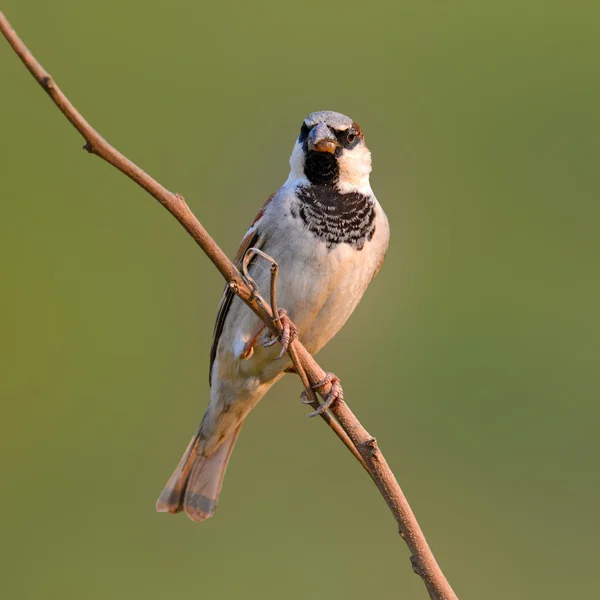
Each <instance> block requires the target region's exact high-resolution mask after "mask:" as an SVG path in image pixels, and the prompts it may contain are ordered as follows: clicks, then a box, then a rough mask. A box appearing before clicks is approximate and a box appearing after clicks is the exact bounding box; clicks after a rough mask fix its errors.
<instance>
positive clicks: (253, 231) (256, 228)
mask: <svg viewBox="0 0 600 600" xmlns="http://www.w3.org/2000/svg"><path fill="white" fill-rule="evenodd" d="M274 196H275V194H272V195H271V196H269V199H268V200H267V201H266V202H265V203H264V204H263V206H262V208H261V209H260V211H259V212H258V214H257V215H256V217H255V219H254V221H252V225H251V226H250V229H249V230H248V233H246V235H245V236H244V239H243V240H242V243H241V244H240V247H239V249H238V251H237V254H236V255H235V258H234V259H233V263H234V264H235V266H236V267H238V268H240V266H241V264H242V260H243V259H244V255H245V254H246V252H247V251H248V250H249V249H250V248H258V249H260V248H261V246H262V245H263V244H264V238H263V236H262V235H261V231H260V220H261V219H262V216H263V215H264V213H265V210H266V208H267V205H268V204H269V202H271V200H273V197H274ZM254 259H255V256H254V257H253V258H252V260H251V261H250V264H252V261H253V260H254ZM250 264H249V265H248V266H250ZM234 295H235V294H234V293H233V291H232V289H231V288H230V287H229V285H226V286H225V290H224V291H223V296H222V297H221V302H220V304H219V309H218V311H217V320H216V322H215V328H214V329H213V340H212V346H211V349H210V367H209V370H208V383H209V385H210V384H211V379H212V377H211V376H212V367H213V363H214V362H215V357H216V356H217V346H218V345H219V338H220V337H221V333H222V332H223V327H224V326H225V320H226V319H227V314H228V313H229V309H230V308H231V303H232V301H233V297H234Z"/></svg>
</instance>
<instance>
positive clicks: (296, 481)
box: [0, 0, 600, 600]
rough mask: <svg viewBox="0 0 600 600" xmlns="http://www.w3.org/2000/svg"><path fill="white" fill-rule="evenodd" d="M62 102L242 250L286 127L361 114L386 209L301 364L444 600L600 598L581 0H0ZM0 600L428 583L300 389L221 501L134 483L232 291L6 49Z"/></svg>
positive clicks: (596, 60) (147, 474) (230, 595)
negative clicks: (399, 495) (386, 242)
mask: <svg viewBox="0 0 600 600" xmlns="http://www.w3.org/2000/svg"><path fill="white" fill-rule="evenodd" d="M2 8H3V10H4V11H5V13H6V15H7V17H8V18H9V19H10V20H11V22H12V24H13V26H14V27H15V28H16V29H17V31H18V32H19V33H20V35H21V36H22V38H23V39H24V41H25V42H26V43H27V44H28V45H29V47H30V48H31V49H32V51H33V52H34V53H35V54H36V56H37V57H38V59H39V60H40V61H41V62H42V64H43V65H44V66H45V67H46V68H47V69H48V70H49V72H50V73H51V74H52V75H53V76H54V77H55V78H56V80H57V82H58V84H59V85H60V86H62V88H63V90H64V91H65V92H66V93H67V94H68V95H69V97H70V98H71V100H72V101H73V102H74V104H75V105H76V106H77V107H78V108H79V109H80V110H81V111H82V112H83V114H84V115H85V116H86V117H87V118H88V119H89V120H90V121H91V123H92V124H93V125H94V126H95V127H96V128H98V130H99V131H100V132H102V134H103V135H104V136H105V137H106V138H107V139H108V140H109V141H111V142H112V143H113V144H115V145H116V146H117V147H118V148H119V149H120V150H121V151H122V152H124V153H125V154H127V155H128V156H129V157H130V158H131V159H133V160H134V161H135V162H137V163H138V164H139V165H141V166H142V167H143V168H145V169H146V170H148V172H149V173H151V174H152V175H153V176H154V177H156V178H157V179H158V180H159V181H161V182H162V183H163V184H164V185H166V186H167V187H168V188H170V189H172V190H174V191H177V192H180V193H182V194H183V195H184V196H185V197H186V199H187V201H188V203H189V204H190V206H191V207H192V209H193V210H194V211H195V213H196V214H197V216H198V217H199V218H200V220H201V221H202V223H203V224H204V225H205V226H206V227H207V228H208V230H209V231H210V232H211V233H212V235H213V236H214V237H215V238H216V240H217V241H218V242H219V243H220V244H221V245H222V247H223V248H224V249H225V250H226V251H227V252H228V253H230V254H233V253H234V252H235V250H236V248H237V244H238V242H239V240H240V238H241V236H242V234H243V232H244V231H245V230H246V228H247V226H248V224H249V223H250V221H251V220H252V219H253V217H254V215H255V214H256V212H257V210H258V208H259V207H260V206H261V204H262V202H263V201H264V200H265V199H266V197H267V196H268V195H269V194H270V193H271V192H272V191H274V190H276V189H277V188H278V187H279V186H280V185H281V183H282V182H283V181H284V179H285V178H286V176H287V160H288V156H289V153H290V151H291V148H292V145H293V142H294V138H295V136H296V135H297V132H298V130H299V127H300V124H301V120H302V119H303V117H304V116H306V114H308V113H309V112H311V111H313V110H321V109H333V110H338V111H341V112H344V113H347V114H349V115H351V116H352V117H353V118H354V119H356V120H357V122H359V123H360V124H361V126H362V128H363V130H364V131H365V133H366V136H367V142H368V145H369V147H370V148H371V150H372V152H373V158H374V172H373V187H374V190H375V192H376V194H377V196H378V197H379V199H380V201H381V203H382V204H383V206H384V207H385V210H386V211H387V214H388V216H389V219H390V222H391V227H392V242H391V246H390V251H389V254H388V258H387V261H386V264H385V267H384V269H383V270H382V272H381V274H380V275H379V277H378V278H377V279H376V280H375V282H374V284H373V285H372V286H371V288H370V289H369V292H368V293H367V296H366V298H365V300H364V301H363V302H362V304H361V306H360V307H359V309H358V310H357V311H356V314H355V315H354V316H353V318H352V319H351V321H350V322H349V324H348V325H347V326H346V328H345V329H344V330H343V331H342V332H341V333H340V334H339V335H338V336H337V338H336V339H335V340H334V341H333V342H332V343H331V344H330V346H329V347H328V348H326V349H325V350H324V351H323V352H322V353H321V354H320V362H321V363H322V365H323V366H325V367H326V368H327V369H329V370H332V371H334V372H336V373H337V374H338V375H340V376H341V377H342V379H343V382H344V389H345V391H346V397H347V400H348V402H349V404H350V405H351V407H352V408H353V409H354V410H355V412H356V414H357V415H358V416H359V417H360V419H361V420H362V422H363V423H364V425H365V426H366V427H367V429H368V430H369V431H370V432H371V433H372V434H374V435H376V436H377V438H378V440H379V442H380V445H381V447H382V449H383V451H384V453H385V454H386V456H387V458H388V461H389V463H390V464H391V466H392V467H393V469H394V470H395V472H396V474H397V476H398V479H399V480H400V482H401V485H402V486H403V488H404V491H405V492H406V494H407V496H408V498H409V500H410V501H411V503H412V506H413V508H414V510H415V512H416V513H417V515H418V517H419V519H420V522H421V525H422V526H423V528H424V530H425V532H426V534H427V537H428V539H429V541H430V543H431V545H432V547H433V549H434V551H435V553H436V556H437V558H438V560H439V562H440V564H441V565H442V567H443V568H444V570H445V572H446V574H447V575H448V577H449V579H450V581H451V582H452V584H453V586H454V588H455V590H456V591H457V593H458V594H459V596H460V598H461V600H464V599H467V598H473V599H475V598H477V599H482V598H485V599H486V600H494V599H506V598H511V599H513V598H515V599H516V598H519V599H521V598H524V599H529V598H544V599H550V598H552V599H558V598H561V599H564V598H577V597H588V598H589V597H593V596H594V595H595V593H597V579H598V575H597V563H598V559H599V555H600V552H599V551H598V539H599V536H600V518H599V516H598V507H599V506H600V482H599V451H600V439H599V436H598V421H599V417H600V409H599V407H598V391H599V388H600V385H599V384H600V369H599V366H598V359H599V356H600V342H599V339H600V327H599V320H598V306H599V302H600V281H599V269H598V262H599V260H598V259H599V256H600V240H599V217H600V211H599V209H598V197H599V191H600V178H599V176H598V173H599V169H598V158H599V155H600V141H599V140H600V135H599V134H600V128H599V127H598V107H599V106H600V85H599V84H598V72H599V69H600V42H599V30H600V6H599V5H598V3H597V2H571V3H567V2H552V1H543V2H542V1H529V2H522V1H519V2H517V1H510V2H495V3H490V2H480V1H471V2H466V1H459V2H451V3H449V2H433V3H431V2H416V1H415V2H394V3H392V2H377V1H371V2H365V3H358V2H346V3H343V4H341V3H340V4H337V5H335V4H333V3H331V4H325V3H309V2H305V3H295V4H286V3H282V2H263V3H260V4H254V3H242V2H232V3H230V2H228V3H217V4H210V5H207V6H202V5H201V3H192V2H184V1H183V0H173V1H172V2H170V3H168V4H165V3H160V2H156V1H154V0H151V1H150V0H147V1H146V2H128V1H123V0H121V1H119V2H117V1H115V0H106V1H104V2H100V3H99V2H89V1H88V2H81V1H76V0H57V1H55V2H43V1H42V0H35V1H33V0H30V1H27V2H25V1H23V0H5V1H4V2H3V7H2ZM0 76H1V78H0V81H1V91H0V110H1V113H0V114H1V130H0V135H1V140H2V143H1V144H0V176H1V188H0V189H1V197H2V204H1V209H0V211H1V212H0V214H1V217H0V252H1V255H2V261H1V285H2V289H1V296H0V330H1V332H2V333H1V335H2V343H1V345H0V364H1V379H0V393H1V400H2V417H1V419H0V471H1V473H2V495H1V498H2V500H1V501H0V509H1V510H0V532H1V533H0V554H1V556H0V595H2V597H3V598H10V599H11V600H21V599H29V598H45V599H59V598H60V599H65V598H73V599H86V600H96V599H102V600H105V599H108V598H111V599H113V598H114V599H128V600H134V599H144V600H150V599H163V598H186V597H189V598H218V599H224V600H228V599H237V598H249V599H255V598H256V599H258V598H260V599H271V598H272V599H279V598H286V599H288V598H289V599H296V598H298V599H300V598H307V597H310V598H347V599H359V598H365V597H378V598H411V599H412V598H414V599H418V598H425V597H426V593H425V590H424V588H423V586H422V584H421V582H420V580H419V579H418V578H417V577H416V576H415V575H414V574H413V573H412V572H411V569H410V566H409V562H408V553H407V551H406V548H405V547H404V544H403V543H402V541H401V540H400V539H399V538H398V536H397V534H396V527H395V523H394V521H393V519H392V517H391V516H390V514H389V512H388V510H387V508H386V506H385V504H384V503H383V501H382V500H381V498H380V497H379V495H378V493H377V492H376V490H375V488H374V486H373V485H372V483H371V482H370V481H369V479H368V478H367V477H366V476H365V474H364V473H363V472H362V470H361V468H360V467H359V466H358V465H357V464H356V463H355V461H354V460H353V459H352V457H351V456H350V455H349V454H348V452H347V451H346V450H345V449H344V448H343V446H342V445H341V444H340V443H339V441H338V440H337V439H336V438H335V437H334V436H333V435H332V434H331V432H330V431H328V429H327V428H326V427H325V426H324V424H323V423H322V422H320V421H318V420H310V421H309V420H306V419H305V418H304V416H303V415H304V414H305V413H306V412H307V411H306V409H305V408H304V407H303V406H302V405H301V404H300V402H299V400H298V396H299V393H300V385H299V382H298V380H297V379H296V378H293V377H288V378H286V380H285V381H283V382H282V383H280V384H279V385H278V386H277V387H276V388H275V389H273V390H272V391H271V393H270V394H269V395H268V397H267V399H265V400H264V401H263V402H262V403H261V405H259V407H258V408H257V410H256V411H255V412H254V413H253V414H252V415H251V417H250V419H249V422H248V423H247V425H246V427H245V429H244V432H243V434H242V436H241V438H240V441H239V443H238V445H237V447H236V452H235V454H234V457H233V460H232V463H231V466H230V469H229V472H228V477H227V479H226V482H225V486H224V492H223V495H222V501H221V504H220V507H219V510H218V512H217V516H216V517H215V518H214V519H212V520H210V521H208V522H207V523H205V524H203V525H195V524H193V523H192V522H191V521H188V520H187V519H186V518H185V517H183V516H178V517H170V516H165V515H159V514H156V513H155V512H154V502H155V500H156V497H157V494H158V493H159V491H160V490H161V488H162V486H163V484H164V483H165V481H166V479H167V478H168V476H169V475H170V473H171V471H172V469H173V468H174V466H175V465H176V463H177V461H178V460H179V458H180V455H181V454H182V452H183V450H184V448H185V446H186V444H187V442H188V440H189V438H190V436H191V434H192V433H193V431H194V429H195V427H196V425H197V423H198V422H199V420H200V418H201V416H202V413H203V411H204V408H205V406H206V404H207V401H208V382H207V369H208V350H209V346H210V341H211V333H212V327H213V318H214V314H215V311H216V306H217V303H218V301H219V298H220V294H221V289H222V281H221V280H220V277H219V275H218V274H217V272H216V271H215V269H214V268H213V267H212V266H211V265H210V264H209V262H208V260H207V259H206V258H205V257H204V256H203V255H202V253H201V252H200V251H199V249H198V248H197V247H196V246H195V245H194V243H193V242H192V241H191V239H190V238H189V237H188V236H187V235H186V234H185V232H184V231H183V230H182V229H181V228H180V227H179V226H178V225H177V223H176V222H175V221H174V220H173V219H172V218H171V217H170V216H169V215H168V214H167V213H166V212H165V211H164V210H163V209H162V208H161V207H160V206H159V205H158V204H157V203H156V202H155V201H154V200H153V199H151V198H150V197H149V196H148V195H146V194H145V193H144V192H142V191H141V190H140V189H138V188H137V187H136V186H135V185H134V184H133V183H132V182H130V181H129V180H127V179H126V178H125V177H124V176H123V175H121V174H120V173H118V172H117V171H116V170H114V169H113V168H112V167H109V166H107V165H106V164H105V163H103V162H102V161H101V160H99V159H97V158H94V157H91V156H89V155H87V154H86V153H85V152H84V151H83V150H81V145H82V143H83V142H82V140H81V139H80V136H79V135H78V134H77V133H76V132H75V130H73V129H72V128H71V127H70V125H69V124H68V123H67V122H66V121H65V119H64V118H63V117H62V115H60V113H59V112H58V111H57V109H56V108H55V107H54V106H53V105H52V103H51V102H50V101H49V99H48V98H47V97H46V96H45V94H44V93H43V92H42V90H41V89H40V88H39V86H38V85H37V84H36V83H35V82H34V81H33V79H32V78H31V76H30V75H29V74H28V73H27V72H26V70H25V69H24V67H23V65H22V64H21V63H20V62H19V61H18V60H17V58H16V56H15V55H14V54H13V52H12V51H11V50H10V48H9V47H8V45H7V44H6V43H5V42H4V41H3V40H0Z"/></svg>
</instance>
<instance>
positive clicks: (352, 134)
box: [346, 131, 356, 144]
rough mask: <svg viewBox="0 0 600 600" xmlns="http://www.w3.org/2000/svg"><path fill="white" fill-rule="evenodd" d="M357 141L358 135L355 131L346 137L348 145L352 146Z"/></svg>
mask: <svg viewBox="0 0 600 600" xmlns="http://www.w3.org/2000/svg"><path fill="white" fill-rule="evenodd" d="M355 139H356V134H355V133H354V132H353V131H349V132H348V135H347V136H346V140H347V141H348V143H349V144H351V143H352V142H353V141H354V140H355Z"/></svg>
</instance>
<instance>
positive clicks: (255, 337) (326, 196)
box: [156, 111, 389, 522]
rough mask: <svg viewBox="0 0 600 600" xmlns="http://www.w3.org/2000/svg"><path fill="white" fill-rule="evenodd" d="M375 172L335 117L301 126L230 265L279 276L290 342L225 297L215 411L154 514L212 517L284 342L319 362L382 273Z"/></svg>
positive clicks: (266, 280)
mask: <svg viewBox="0 0 600 600" xmlns="http://www.w3.org/2000/svg"><path fill="white" fill-rule="evenodd" d="M370 172H371V153H370V152H369V150H368V148H367V146H366V145H365V140H364V135H363V133H362V131H361V129H360V127H359V126H358V125H357V124H356V123H355V122H354V121H353V120H352V119H350V118H349V117H347V116H345V115H343V114H340V113H337V112H332V111H319V112H314V113H312V114H310V115H309V116H308V117H307V118H306V119H304V121H303V123H302V127H301V129H300V135H299V137H298V139H297V140H296V142H295V144H294V148H293V151H292V155H291V158H290V174H289V177H288V179H287V181H286V182H285V183H284V184H283V186H282V187H281V188H280V189H279V190H278V191H277V192H276V193H275V194H273V195H272V196H271V197H270V198H269V199H268V200H267V202H266V203H265V204H264V206H263V207H262V208H261V209H260V211H259V213H258V215H257V216H256V218H255V219H254V222H253V223H252V225H251V227H250V229H248V231H247V233H246V235H245V237H244V238H243V240H242V242H241V245H240V248H239V251H238V253H237V256H236V258H235V262H236V264H237V265H238V266H241V265H242V262H243V261H244V257H245V256H246V253H247V252H248V250H249V249H251V248H254V249H257V250H259V251H262V252H263V253H265V254H267V255H269V256H270V257H272V258H273V259H274V260H275V261H276V262H277V264H278V265H279V276H278V281H277V295H278V305H279V306H282V307H284V308H285V310H282V311H281V312H280V315H279V316H280V318H281V319H282V323H283V324H284V330H285V334H286V335H285V336H284V334H283V333H282V334H281V336H280V337H281V338H282V339H281V340H278V338H275V339H273V337H272V334H271V333H270V332H269V331H268V330H266V329H265V328H264V324H263V323H262V322H261V321H260V320H259V318H258V317H257V316H256V315H255V314H254V313H253V312H252V311H251V310H250V309H249V308H248V307H247V306H246V305H245V304H244V302H243V301H242V300H240V299H239V298H238V297H237V296H235V294H234V293H233V291H232V290H231V289H230V288H229V287H228V286H226V288H225V291H224V293H223V297H222V299H221V303H220V305H219V309H218V313H217V320H216V324H215V327H214V332H213V341H212V348H211V352H210V369H209V383H210V404H209V406H208V409H207V410H206V413H205V414H204V417H203V419H202V422H201V423H200V426H199V427H198V430H197V431H196V433H195V435H194V437H193V438H192V440H191V441H190V443H189V445H188V447H187V449H186V451H185V453H184V455H183V457H182V459H181V460H180V462H179V464H178V466H177V468H176V469H175V471H174V473H173V474H172V476H171V478H170V479H169V481H168V483H167V485H166V487H165V488H164V490H163V491H162V493H161V495H160V497H159V498H158V501H157V503H156V510H157V511H158V512H169V513H177V512H180V511H185V513H186V514H187V516H188V517H189V518H190V519H192V520H193V521H197V522H200V521H204V520H205V519H208V518H209V517H211V516H212V515H213V514H214V512H215V509H216V506H217V501H218V499H219V494H220V491H221V486H222V484H223V477H224V475H225V470H226V468H227V464H228V462H229V458H230V456H231V452H232V450H233V447H234V445H235V442H236V440H237V438H238V436H239V434H240V431H241V429H242V425H243V423H244V420H245V419H246V417H247V416H248V414H249V412H250V411H251V410H252V409H253V408H254V407H255V406H256V404H257V403H258V401H259V400H260V399H261V398H262V397H263V396H264V395H265V394H266V392H267V391H268V390H269V388H270V387H271V386H272V385H273V384H274V383H276V382H277V381H278V380H279V379H280V378H281V377H283V375H284V374H285V372H286V371H288V372H289V371H290V368H291V366H292V363H291V359H290V358H289V355H287V354H285V353H284V352H285V349H286V346H287V343H289V340H290V338H292V339H293V337H294V336H295V335H297V336H298V338H299V339H300V341H301V342H302V343H303V344H304V346H305V347H306V349H307V350H308V351H309V352H310V353H312V354H314V353H316V352H318V351H319V350H320V349H321V348H322V347H323V346H324V345H325V344H326V343H327V342H328V341H329V340H330V339H331V338H332V337H333V336H334V335H335V334H336V333H337V332H338V331H339V330H340V328H341V327H342V326H343V325H344V323H345V322H346V321H347V320H348V318H349V317H350V315H351V314H352V312H353V311H354V309H355V308H356V306H357V305H358V303H359V301H360V300H361V298H362V296H363V294H364V292H365V290H366V288H367V286H368V285H369V283H370V282H371V280H372V279H373V278H374V277H375V275H376V274H377V273H378V271H379V269H380V268H381V265H382V263H383V260H384V257H385V254H386V250H387V247H388V240H389V225H388V220H387V217H386V215H385V213H384V212H383V210H382V208H381V206H380V204H379V202H378V201H377V199H376V198H375V195H374V194H373V191H372V189H371V185H370V182H369V174H370ZM248 256H249V255H248ZM246 263H247V272H248V274H249V276H250V277H251V278H252V279H253V280H254V282H255V283H256V285H257V286H258V289H259V290H260V291H261V293H262V294H263V296H264V297H268V294H269V285H270V268H269V267H270V265H269V264H268V263H267V262H266V261H264V260H262V259H261V257H260V255H259V254H257V253H254V255H253V256H252V259H251V260H250V261H248V260H246ZM292 324H293V325H292ZM284 337H285V338H286V339H283V338H284ZM277 341H280V342H281V344H275V342H277ZM281 345H283V348H281ZM325 381H328V382H332V383H333V384H334V385H333V388H332V392H331V394H330V397H329V398H328V399H327V402H325V403H324V404H322V405H321V407H320V408H323V407H324V406H326V405H328V404H327V403H331V402H332V401H334V400H335V398H336V397H337V396H340V394H341V387H340V385H339V379H338V378H337V377H335V375H333V374H328V377H327V378H326V380H324V381H323V382H320V384H319V385H321V386H322V385H324V383H325ZM317 387H318V386H317Z"/></svg>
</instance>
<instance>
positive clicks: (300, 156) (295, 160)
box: [288, 141, 306, 183]
mask: <svg viewBox="0 0 600 600" xmlns="http://www.w3.org/2000/svg"><path fill="white" fill-rule="evenodd" d="M301 179H306V176H305V175H304V151H303V150H302V144H300V143H299V142H298V141H296V143H295V144H294V149H293V150H292V156H290V176H289V177H288V183H291V182H294V181H299V180H301Z"/></svg>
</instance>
